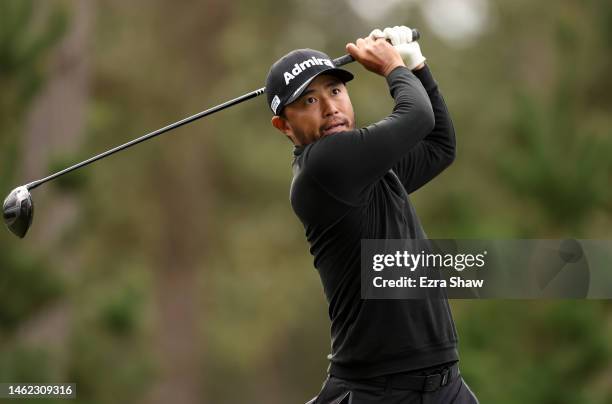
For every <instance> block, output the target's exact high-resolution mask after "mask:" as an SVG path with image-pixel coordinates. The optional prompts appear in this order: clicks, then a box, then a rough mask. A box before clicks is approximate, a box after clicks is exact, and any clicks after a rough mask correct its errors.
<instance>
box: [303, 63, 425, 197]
mask: <svg viewBox="0 0 612 404" xmlns="http://www.w3.org/2000/svg"><path fill="white" fill-rule="evenodd" d="M386 79H387V83H388V85H389V91H390V93H391V96H392V97H393V98H394V100H395V107H394V108H393V112H392V113H391V114H390V115H389V116H387V117H386V118H384V119H382V120H381V121H379V122H377V123H374V124H372V125H369V126H367V127H365V128H361V129H357V130H351V131H346V132H342V133H337V134H334V135H332V136H326V137H324V138H322V139H319V140H318V141H316V142H314V143H312V144H310V145H309V147H307V148H306V149H305V150H304V154H305V155H304V163H305V164H304V166H305V167H306V168H305V172H306V173H307V174H308V175H310V176H312V177H313V179H314V180H315V181H316V182H317V183H318V184H319V185H320V186H321V187H323V188H324V189H325V191H326V192H328V193H329V194H331V195H333V196H334V197H336V198H337V199H340V200H342V201H344V202H346V203H348V204H361V203H362V202H363V201H364V198H365V197H366V196H367V191H368V189H370V187H371V186H372V185H373V184H374V183H375V182H376V181H377V180H379V179H380V178H381V177H382V176H384V175H385V174H386V172H387V171H389V170H390V169H391V168H393V167H394V166H395V165H397V164H399V163H400V160H401V159H402V158H404V157H406V156H407V155H408V154H409V151H410V150H411V149H412V148H413V147H415V145H417V144H418V143H419V142H420V141H421V140H422V139H423V138H424V137H425V136H426V135H428V134H429V133H431V131H432V130H433V128H434V123H435V121H434V113H433V109H432V106H431V102H430V99H429V97H428V95H427V92H426V90H425V88H424V87H423V85H422V84H421V81H419V79H418V78H417V77H416V76H415V75H414V74H413V73H412V72H411V71H410V70H409V69H408V68H406V67H404V66H400V67H397V68H395V69H394V70H393V71H392V72H391V73H390V74H389V75H388V76H387V77H386Z"/></svg>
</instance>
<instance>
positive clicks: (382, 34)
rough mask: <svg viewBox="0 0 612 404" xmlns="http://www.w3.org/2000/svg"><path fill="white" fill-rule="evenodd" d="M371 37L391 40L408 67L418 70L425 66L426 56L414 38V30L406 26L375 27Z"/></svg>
mask: <svg viewBox="0 0 612 404" xmlns="http://www.w3.org/2000/svg"><path fill="white" fill-rule="evenodd" d="M369 37H370V38H373V39H376V38H384V39H386V40H388V41H391V45H393V47H394V48H395V49H397V51H398V52H399V54H400V55H401V56H402V59H403V60H404V63H405V64H406V67H408V68H409V69H410V70H418V69H421V68H422V67H423V66H424V64H423V63H424V62H425V60H426V59H425V57H424V56H423V54H422V53H421V47H420V46H419V43H418V42H413V40H412V30H411V29H410V28H408V27H405V26H403V25H402V26H395V27H393V28H391V27H387V28H385V29H384V30H383V31H381V30H379V29H375V30H374V31H372V32H371V33H370V35H369Z"/></svg>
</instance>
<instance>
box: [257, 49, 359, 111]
mask: <svg viewBox="0 0 612 404" xmlns="http://www.w3.org/2000/svg"><path fill="white" fill-rule="evenodd" d="M323 73H325V74H331V75H334V76H336V77H338V78H339V79H340V80H342V82H344V83H346V82H347V81H351V80H352V79H353V74H352V73H350V72H349V71H347V70H344V69H339V68H337V67H336V66H335V65H334V62H333V61H332V60H331V58H330V57H329V56H327V55H326V54H325V53H323V52H319V51H316V50H313V49H296V50H294V51H291V52H289V53H288V54H286V55H285V56H283V57H282V58H280V59H279V60H277V61H276V62H274V64H273V65H272V67H270V71H269V72H268V78H267V79H266V96H267V97H268V106H269V107H270V109H271V110H272V112H273V113H274V115H280V113H281V111H282V110H283V108H285V107H286V106H287V105H289V104H291V103H292V102H293V101H295V100H296V99H298V98H299V97H300V95H302V93H303V92H304V90H306V88H307V87H308V85H309V84H310V82H311V81H313V80H314V79H315V78H316V77H317V76H318V75H320V74H323Z"/></svg>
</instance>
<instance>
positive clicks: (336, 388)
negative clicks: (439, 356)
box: [307, 374, 478, 404]
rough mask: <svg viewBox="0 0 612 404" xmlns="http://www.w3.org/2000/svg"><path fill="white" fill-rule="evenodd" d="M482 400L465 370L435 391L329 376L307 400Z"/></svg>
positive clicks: (430, 403)
mask: <svg viewBox="0 0 612 404" xmlns="http://www.w3.org/2000/svg"><path fill="white" fill-rule="evenodd" d="M451 403H452V404H478V399H477V398H476V396H475V395H474V393H472V391H471V390H470V388H469V387H468V385H467V384H466V383H465V381H464V380H463V378H462V377H461V374H457V375H455V377H453V378H451V379H450V380H449V381H448V383H447V384H446V385H445V386H441V387H439V388H438V389H437V390H435V391H416V390H410V389H406V388H402V387H401V386H397V387H396V386H390V385H388V384H387V385H386V386H384V385H381V384H380V383H371V382H370V383H369V382H368V380H358V381H357V380H346V379H340V378H337V377H334V376H329V377H328V378H327V380H326V381H325V383H324V384H323V388H322V389H321V392H320V393H319V395H318V396H317V397H316V398H315V399H313V400H311V401H309V402H308V403H307V404H451Z"/></svg>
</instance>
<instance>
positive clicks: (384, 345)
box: [290, 66, 458, 379]
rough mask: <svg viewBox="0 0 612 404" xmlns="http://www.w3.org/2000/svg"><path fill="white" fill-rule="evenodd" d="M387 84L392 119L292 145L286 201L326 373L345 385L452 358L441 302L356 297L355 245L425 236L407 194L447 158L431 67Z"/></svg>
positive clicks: (449, 139)
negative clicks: (324, 314)
mask: <svg viewBox="0 0 612 404" xmlns="http://www.w3.org/2000/svg"><path fill="white" fill-rule="evenodd" d="M387 83H388V85H389V90H390V93H391V96H392V97H393V98H394V100H395V107H394V109H393V112H392V113H391V115H389V116H387V117H386V118H384V119H382V120H381V121H379V122H377V123H374V124H372V125H370V126H367V127H365V128H361V129H354V130H350V131H346V132H342V133H336V134H334V135H331V136H326V137H323V138H321V139H319V140H317V141H316V142H313V143H311V144H309V145H307V146H303V147H302V146H297V147H296V148H295V149H294V155H295V158H294V161H293V182H292V184H291V193H290V199H291V204H292V207H293V209H294V211H295V213H296V214H297V216H298V217H299V218H300V220H301V221H302V223H303V225H304V228H305V230H306V238H307V239H308V242H309V243H310V247H311V248H310V252H311V254H312V255H313V256H314V265H315V267H316V268H317V270H318V272H319V275H320V277H321V281H322V283H323V288H324V291H325V295H326V297H327V301H328V303H329V317H330V319H331V337H332V353H331V355H330V361H331V364H330V370H329V371H330V373H331V374H333V375H335V376H338V377H344V378H349V379H350V378H367V377H375V376H380V375H383V374H389V373H396V372H402V371H408V370H414V369H420V368H425V367H429V366H434V365H437V364H441V363H445V362H450V361H454V360H457V359H458V354H457V349H456V344H457V333H456V330H455V325H454V323H453V319H452V315H451V312H450V308H449V305H448V301H447V300H446V299H427V300H425V299H421V300H418V299H415V300H365V299H362V298H361V279H360V251H361V240H362V239H402V238H403V239H424V238H427V236H426V234H425V232H424V231H423V229H422V227H421V223H420V222H419V219H418V217H417V215H416V212H415V210H414V207H413V206H412V204H411V203H410V200H409V197H408V194H410V193H411V192H413V191H415V190H417V189H418V188H420V187H421V186H423V185H424V184H425V183H427V182H428V181H429V180H431V179H432V178H434V177H435V176H436V175H438V174H439V173H440V172H441V171H442V170H444V169H445V168H446V167H447V166H448V165H449V164H450V163H451V162H452V161H453V160H454V156H455V134H454V129H453V125H452V122H451V119H450V115H449V113H448V110H447V108H446V105H445V103H444V100H443V98H442V95H441V94H440V92H439V90H438V86H437V83H436V82H435V80H434V78H433V76H432V74H431V71H430V70H429V68H428V67H427V66H425V67H424V68H422V69H420V70H418V71H416V72H414V73H413V72H411V71H410V70H409V69H407V68H406V67H398V68H396V69H395V70H393V71H392V72H391V74H389V75H388V76H387Z"/></svg>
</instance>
